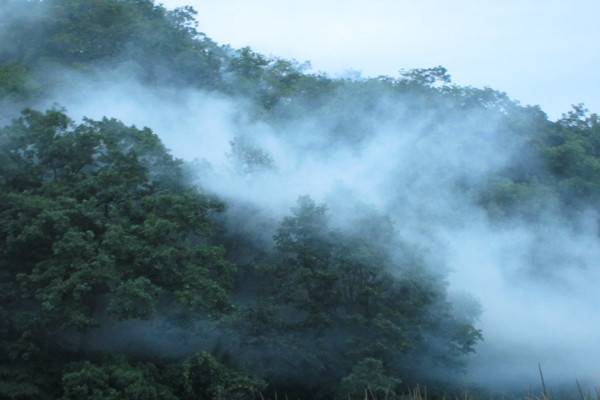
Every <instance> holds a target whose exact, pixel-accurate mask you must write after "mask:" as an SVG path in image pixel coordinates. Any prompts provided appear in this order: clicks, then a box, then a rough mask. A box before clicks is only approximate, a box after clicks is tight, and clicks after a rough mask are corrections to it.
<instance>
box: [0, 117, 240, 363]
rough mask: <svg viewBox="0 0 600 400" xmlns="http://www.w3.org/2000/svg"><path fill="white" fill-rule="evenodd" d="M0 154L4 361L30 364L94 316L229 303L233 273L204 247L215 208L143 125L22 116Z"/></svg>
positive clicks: (0, 144) (1, 139)
mask: <svg viewBox="0 0 600 400" xmlns="http://www.w3.org/2000/svg"><path fill="white" fill-rule="evenodd" d="M0 159H1V160H2V161H3V163H2V171H1V172H2V173H1V175H0V176H1V179H0V190H1V193H0V222H1V223H0V225H1V227H0V271H2V272H1V273H2V278H3V280H2V289H4V290H2V296H3V300H4V301H3V303H2V304H9V305H10V306H9V308H7V309H0V311H1V312H5V313H6V316H7V319H6V321H5V323H4V328H3V329H2V330H0V333H2V338H1V340H2V343H3V346H2V348H3V350H2V352H0V358H1V359H2V360H3V362H9V361H8V360H12V361H13V362H18V360H27V359H31V358H32V357H38V356H39V354H40V352H42V353H43V352H44V351H46V350H47V349H48V348H49V347H48V346H49V344H50V343H54V345H53V346H58V343H60V342H61V340H63V339H61V338H64V337H65V335H66V334H67V333H68V332H69V331H71V330H73V329H75V330H79V331H85V330H86V329H87V328H89V327H93V326H97V325H98V324H99V323H100V322H102V315H104V313H107V314H108V315H109V316H110V317H112V318H115V319H119V320H123V319H129V318H150V317H152V316H153V315H154V314H155V313H156V312H158V311H159V310H160V309H161V308H163V307H165V306H167V305H169V304H172V305H173V306H176V307H178V308H180V309H182V310H188V311H195V312H203V313H209V314H210V315H213V316H216V315H219V314H220V313H223V312H226V311H227V310H228V309H229V308H230V304H229V300H228V293H229V291H230V289H231V285H232V273H233V271H234V268H233V266H232V265H231V264H230V263H228V262H227V261H225V260H224V259H223V252H224V251H223V249H222V248H221V247H217V246H214V245H212V244H211V243H210V233H211V215H212V214H213V213H215V212H220V211H222V210H223V204H222V203H221V202H219V201H218V200H215V199H211V198H209V197H207V196H205V195H203V194H202V193H201V192H200V191H199V190H198V189H197V188H193V187H190V186H188V185H187V184H186V182H185V180H184V177H183V173H182V172H181V166H180V164H181V163H180V161H178V160H176V159H174V158H173V157H172V156H170V155H169V154H168V153H167V152H166V150H165V148H164V146H163V145H162V144H161V142H160V140H159V139H158V138H157V137H156V135H154V134H153V133H152V131H150V130H149V129H143V130H139V129H136V128H135V127H126V126H124V125H123V124H122V123H120V122H118V121H116V120H106V119H105V120H102V121H91V120H86V121H84V122H83V123H81V124H79V125H74V124H73V122H72V121H70V120H69V119H68V117H67V116H66V115H65V114H64V113H63V112H61V111H59V110H49V111H47V112H45V113H41V112H38V111H33V110H26V111H24V113H23V116H22V117H21V118H19V119H17V120H15V121H14V122H13V123H12V124H10V125H9V126H7V127H5V128H3V129H2V130H0ZM59 347H60V346H59ZM40 357H41V356H40Z"/></svg>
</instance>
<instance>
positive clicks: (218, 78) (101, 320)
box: [0, 0, 600, 399]
mask: <svg viewBox="0 0 600 400" xmlns="http://www.w3.org/2000/svg"><path fill="white" fill-rule="evenodd" d="M195 15H196V12H195V11H194V10H193V9H191V8H189V7H188V8H181V9H177V10H167V9H165V8H163V7H162V6H160V5H156V4H154V2H153V1H150V0H122V1H119V0H45V1H40V0H32V1H18V0H0V38H1V39H0V104H1V105H2V108H1V109H0V110H1V111H0V121H1V122H2V125H3V128H1V129H0V188H1V190H0V274H1V277H2V279H1V280H0V285H1V288H0V298H1V300H2V301H0V315H1V316H2V317H1V318H0V321H2V322H1V323H0V341H1V342H2V346H1V347H0V360H1V362H0V398H7V399H31V398H35V399H54V398H56V399H84V398H86V399H112V398H114V399H154V398H156V399H213V398H214V399H216V398H228V399H229V398H231V399H238V398H240V399H241V398H260V396H263V395H264V397H265V398H267V397H269V396H272V395H273V393H279V394H280V395H281V394H282V393H283V394H287V395H289V397H290V398H296V397H297V398H305V399H309V398H310V399H330V398H344V399H346V398H364V396H365V390H366V389H367V388H369V390H371V391H372V393H373V395H374V396H378V398H385V397H386V396H389V398H392V396H393V395H395V394H401V393H405V392H406V391H407V390H410V389H412V388H414V387H415V386H416V385H421V386H427V387H428V388H429V391H430V396H431V397H435V396H437V395H440V396H441V395H442V394H443V393H454V392H455V391H458V390H459V389H460V388H462V387H463V386H465V385H476V386H479V387H483V388H484V389H485V390H492V389H495V390H498V388H499V389H500V390H504V391H506V392H510V393H511V394H514V392H518V391H519V390H521V389H523V390H526V389H527V388H528V387H530V385H532V384H533V385H537V384H538V382H537V381H532V380H531V376H532V375H533V376H534V378H533V379H537V378H538V376H539V375H536V374H538V370H537V369H536V368H537V365H536V364H537V363H538V362H540V363H542V364H544V365H547V364H546V362H547V363H548V364H550V365H549V367H548V369H549V370H548V372H547V375H548V377H549V378H550V379H553V380H554V381H555V382H557V383H564V382H562V379H571V378H572V380H574V379H575V378H578V379H580V380H582V381H583V382H584V383H585V384H589V385H593V384H594V382H591V381H588V379H592V378H593V374H594V371H590V370H587V369H586V367H587V366H588V363H587V361H588V359H587V358H585V357H583V356H581V354H582V353H581V351H583V353H585V349H586V348H587V347H588V346H591V345H592V344H593V343H594V341H593V337H592V336H593V335H591V334H590V335H588V334H585V332H588V331H589V332H593V327H594V323H593V321H595V317H594V315H595V312H594V309H595V306H596V305H597V304H596V303H595V301H596V302H597V300H595V297H596V296H595V289H594V287H593V282H595V279H596V278H598V272H599V271H598V268H597V266H596V265H595V260H596V259H597V257H596V256H597V255H600V243H599V242H598V227H597V224H598V217H597V213H598V211H599V210H598V207H599V204H600V202H599V201H598V200H599V194H600V141H598V139H597V137H598V135H599V134H600V131H599V130H600V121H599V118H598V115H597V114H593V113H592V114H590V113H589V111H588V110H586V109H585V107H584V106H583V105H576V106H574V107H573V109H572V110H570V111H569V110H566V112H565V114H564V116H563V118H562V119H560V120H558V121H550V120H548V118H547V116H546V115H545V114H544V112H543V111H542V110H541V109H540V108H539V107H530V106H527V107H523V106H521V105H520V104H519V102H518V101H516V100H513V99H510V98H509V97H508V96H507V95H506V94H504V93H502V92H500V91H496V90H493V89H490V88H483V89H479V88H473V87H462V86H458V85H455V84H453V83H452V79H451V76H450V74H449V72H448V71H447V70H446V69H445V68H443V67H441V66H437V67H432V68H424V69H416V70H403V71H401V72H400V73H399V75H398V76H397V77H390V76H380V77H377V78H360V79H347V78H332V77H329V76H326V75H323V74H313V73H308V72H307V68H306V65H303V64H300V63H298V62H296V61H294V60H284V59H278V58H272V57H266V56H264V55H261V54H258V53H256V52H254V51H253V50H252V49H250V48H242V49H233V48H231V47H230V46H227V45H219V44H217V43H215V42H214V41H212V40H211V39H210V38H209V37H208V36H207V35H206V34H204V33H201V32H199V30H198V29H199V28H198V27H197V26H196V23H195ZM524 304H527V306H528V307H529V308H528V307H524ZM548 310H551V311H552V314H551V313H550V312H548ZM571 318H572V319H571ZM557 319H558V320H559V321H561V322H564V327H563V326H561V327H556V324H555V321H556V320H557ZM582 321H587V322H585V324H584V325H583V326H582V325H579V323H580V322H582ZM590 321H591V322H590ZM572 326H581V327H582V329H581V332H584V333H581V334H580V335H579V336H577V337H578V339H577V341H578V343H571V342H570V341H568V340H567V341H564V340H562V337H561V334H562V333H564V334H565V335H566V334H571V333H572V331H571V330H570V327H572ZM498 327H501V328H500V329H498V330H497V329H496V328H498ZM486 329H488V330H486ZM563 329H564V331H563ZM552 330H554V331H553V332H554V333H555V334H556V337H554V336H553V335H550V334H548V332H550V331H552ZM536 335H539V336H536ZM546 335H547V336H546ZM529 337H536V338H539V339H540V340H539V342H538V341H537V340H530V341H525V339H524V338H529ZM484 339H485V340H484ZM582 349H583V350H582ZM480 350H481V351H480ZM548 351H550V352H552V354H557V358H558V359H560V360H563V361H562V362H556V361H555V360H553V359H552V358H549V359H548V360H546V359H540V358H539V357H545V356H547V354H548ZM563 352H564V353H563ZM568 352H572V354H574V357H573V358H569V357H567V355H566V354H567V353H568ZM498 354H501V356H498ZM563 354H564V355H563ZM562 357H566V358H564V359H563V358H562ZM578 357H579V358H578ZM586 357H590V358H593V357H595V354H594V353H593V352H591V353H590V354H588V355H587V356H586ZM524 363H527V365H530V364H532V367H531V371H530V372H531V373H529V372H527V373H524V374H522V375H514V374H513V375H511V373H509V372H507V371H510V370H515V369H514V368H515V365H522V364H524ZM563 365H568V366H569V369H570V371H571V372H572V373H573V374H576V376H573V377H571V376H569V377H565V376H563V375H561V374H560V372H556V371H557V368H559V367H561V366H563ZM515 373H518V374H520V373H521V370H518V371H517V372H515ZM494 376H496V377H497V378H496V379H495V380H494ZM572 380H571V381H572ZM521 384H523V385H524V386H523V387H517V386H518V385H521ZM528 385H529V386H528Z"/></svg>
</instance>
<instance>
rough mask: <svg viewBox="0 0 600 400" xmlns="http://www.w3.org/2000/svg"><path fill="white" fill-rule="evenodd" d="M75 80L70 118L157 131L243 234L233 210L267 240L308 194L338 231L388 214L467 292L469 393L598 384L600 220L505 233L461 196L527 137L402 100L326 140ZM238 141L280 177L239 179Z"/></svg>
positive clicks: (556, 222) (127, 87) (307, 120)
mask: <svg viewBox="0 0 600 400" xmlns="http://www.w3.org/2000/svg"><path fill="white" fill-rule="evenodd" d="M71 81H72V82H74V83H75V84H74V85H72V86H71V87H69V88H68V89H66V90H65V89H62V90H59V91H58V92H57V93H56V96H55V97H54V99H55V101H56V102H57V103H58V104H61V105H63V106H64V107H65V108H66V109H67V110H68V112H69V113H70V115H71V116H73V117H74V118H76V119H79V118H81V117H83V116H86V117H89V118H94V119H98V118H101V117H103V116H109V117H114V118H117V119H120V120H122V121H123V122H124V123H126V124H134V125H136V126H138V127H142V126H148V127H151V128H152V129H153V131H154V132H155V133H157V134H158V135H159V136H160V138H161V139H162V140H163V142H164V143H165V144H166V145H167V147H169V148H170V149H171V150H172V154H173V155H175V156H176V157H180V158H182V159H184V160H186V161H188V162H190V165H194V164H193V163H191V162H192V161H194V160H196V161H197V162H198V161H202V163H201V165H202V166H203V168H201V169H200V170H198V171H197V173H198V176H199V178H198V182H196V183H197V184H199V185H201V186H202V188H203V190H205V191H207V192H210V193H214V194H216V195H218V196H219V197H220V198H222V199H224V200H225V201H227V202H228V203H229V204H230V206H229V209H230V218H231V219H232V220H233V219H235V220H236V223H237V224H240V225H243V224H244V222H243V221H240V220H239V219H240V218H244V216H241V215H240V214H239V213H237V214H236V213H235V210H236V206H237V205H245V206H247V205H251V206H252V207H254V208H255V209H256V210H258V215H260V216H261V217H260V218H261V219H262V220H263V221H264V222H265V223H264V225H265V226H263V227H262V229H265V230H266V231H265V232H263V236H264V237H265V238H268V237H270V236H272V235H273V233H274V232H273V231H269V230H268V229H274V227H275V221H277V220H280V219H281V218H282V217H283V216H285V215H286V214H287V213H289V209H290V207H292V206H293V204H294V201H295V199H296V198H297V197H298V196H301V195H305V194H308V195H310V196H311V197H313V198H314V199H316V201H318V202H322V203H325V204H327V206H328V207H329V209H330V213H331V214H332V215H333V216H334V219H335V220H336V221H337V224H338V226H340V227H344V221H345V220H346V219H347V218H348V217H349V213H352V212H353V208H354V207H355V206H356V205H358V204H367V205H369V206H372V207H374V208H375V209H377V210H379V211H380V212H382V213H385V214H387V215H389V216H390V217H391V219H392V221H393V223H394V226H395V229H396V232H397V235H399V237H401V238H402V240H403V241H404V242H406V243H409V244H411V245H412V246H415V247H416V248H420V249H422V250H423V253H424V254H425V257H427V258H429V259H430V262H429V263H428V265H435V266H436V268H439V269H440V273H444V274H447V280H448V282H449V291H450V292H451V293H459V294H460V293H469V294H471V295H473V296H474V297H475V298H476V299H477V300H478V302H479V303H480V304H481V308H482V311H483V312H482V314H481V317H480V321H479V322H478V323H477V327H479V328H480V329H482V331H483V334H484V342H482V343H480V344H478V345H477V354H475V355H472V356H470V357H469V358H470V360H469V361H470V366H469V369H468V373H467V375H466V376H465V378H464V379H465V382H467V383H468V382H475V383H479V384H482V385H489V386H491V387H494V388H511V389H517V388H522V389H523V390H526V389H527V388H529V387H531V386H534V387H538V386H539V384H540V377H539V371H538V363H539V364H540V365H541V366H542V368H543V372H544V377H545V379H546V382H547V383H548V384H549V385H563V384H572V383H573V382H575V379H578V380H579V381H580V382H585V384H588V385H593V384H594V379H595V378H596V377H597V376H598V374H599V373H600V370H599V369H598V365H597V362H596V360H597V359H598V358H599V357H600V350H598V348H597V346H596V336H595V333H596V332H598V330H599V329H600V318H599V317H598V316H597V309H598V307H599V306H600V304H599V303H600V301H599V299H598V296H597V288H596V287H595V282H597V279H598V278H600V276H599V274H598V272H597V271H596V269H595V263H596V262H597V260H598V259H600V246H599V245H598V241H597V229H598V228H597V224H596V221H597V219H598V218H597V216H596V215H595V214H593V213H592V212H590V213H587V214H582V215H578V216H577V218H578V219H579V220H578V221H576V222H577V223H576V224H573V221H572V220H571V219H570V217H567V216H564V217H562V216H561V215H560V214H559V213H560V210H558V209H554V210H551V212H548V215H547V216H546V217H544V218H543V219H542V220H540V221H539V222H538V223H536V224H533V225H532V224H526V223H521V222H518V221H513V222H512V223H510V224H498V223H497V222H495V221H493V220H491V219H490V218H489V216H488V215H487V213H486V212H485V210H484V209H482V208H481V207H480V206H478V205H477V204H476V203H475V202H474V199H473V198H472V197H470V196H468V195H466V194H465V192H464V191H462V192H461V191H460V190H457V186H456V185H457V182H459V181H465V180H467V181H468V182H470V183H471V184H475V183H477V182H481V181H482V180H484V179H485V177H486V176H487V175H488V174H489V173H490V172H493V171H496V170H500V169H502V168H507V167H510V162H511V160H512V159H513V155H514V153H515V151H517V149H518V148H519V146H521V145H522V144H523V142H524V141H525V140H527V138H522V137H521V138H515V137H503V132H502V131H500V130H498V129H497V127H496V125H497V123H496V122H495V121H494V120H489V119H488V118H487V117H488V116H486V115H483V114H479V113H477V112H473V113H470V114H468V115H466V116H461V120H460V121H459V120H453V119H452V118H450V119H448V120H446V121H444V122H443V123H441V124H435V123H432V121H431V120H430V119H428V118H427V116H422V117H419V118H418V119H415V118H413V117H407V114H408V112H407V111H406V109H407V104H409V103H410V102H411V99H410V98H407V99H404V100H402V101H399V100H391V99H381V101H380V103H379V104H377V105H376V106H375V107H374V108H373V110H372V111H371V112H365V113H363V114H361V115H359V116H358V118H359V119H360V120H361V121H366V124H367V127H368V134H367V135H366V136H365V137H364V138H362V139H361V141H360V143H358V144H356V143H341V144H339V143H329V142H328V140H327V138H329V137H331V136H332V133H331V132H328V131H327V124H326V123H325V124H324V123H323V120H322V119H321V120H319V119H317V118H313V117H311V116H307V117H302V118H298V119H294V120H291V121H287V122H286V123H285V124H284V125H283V126H272V125H269V123H267V122H264V121H256V120H253V119H252V117H251V111H249V110H248V106H247V102H246V101H245V100H244V99H236V98H231V97H225V96H218V95H215V94H213V93H208V92H202V91H197V90H191V89H190V90H177V91H174V90H171V89H168V88H164V89H161V88H159V89H156V88H154V89H149V88H147V87H145V86H143V85H142V84H140V83H138V82H136V81H135V80H124V81H118V82H115V81H114V80H113V79H111V80H110V81H106V82H104V81H101V80H98V79H93V80H90V79H88V78H84V77H82V76H81V77H77V76H71ZM90 93H93V95H90ZM41 106H42V107H44V106H47V104H44V105H41ZM342 117H343V116H342ZM329 118H331V119H333V120H334V119H336V118H339V116H337V115H331V116H329ZM465 121H466V123H465ZM457 126H459V127H460V131H458V130H457V129H456V127H457ZM465 126H466V127H467V128H468V129H467V130H464V128H465ZM432 131H434V132H435V134H433V133H432ZM236 137H248V138H251V139H252V141H253V143H254V145H255V146H258V147H260V148H261V149H262V150H263V151H264V152H265V153H266V154H268V155H269V156H270V157H271V158H272V160H273V167H272V168H269V169H266V170H264V171H259V172H256V173H253V174H251V175H246V174H241V173H239V171H236V168H235V165H233V161H232V159H231V158H230V157H228V154H229V153H230V151H231V147H230V142H231V141H232V140H234V138H236ZM195 165H198V163H196V164H195ZM557 213H558V214H557ZM255 228H256V225H252V226H251V227H247V229H255ZM254 233H255V234H256V232H254ZM267 240H268V239H267Z"/></svg>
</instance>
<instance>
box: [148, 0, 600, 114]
mask: <svg viewBox="0 0 600 400" xmlns="http://www.w3.org/2000/svg"><path fill="white" fill-rule="evenodd" d="M156 3H162V4H163V5H164V6H165V7H166V8H168V9H172V8H175V7H178V6H183V5H191V6H193V7H194V9H196V10H197V11H198V15H197V19H198V22H199V26H198V29H199V30H200V31H202V32H204V33H206V35H207V36H208V37H210V38H211V39H213V40H214V41H216V42H217V43H219V44H229V45H231V46H232V47H234V48H241V47H244V46H250V47H251V48H252V49H253V50H254V51H257V52H259V53H262V54H264V55H267V56H274V57H280V58H285V59H295V60H297V61H299V62H304V61H310V63H311V64H312V67H313V70H314V71H318V72H325V73H327V74H328V75H330V76H333V77H335V76H339V75H340V74H344V73H345V72H346V71H350V70H351V71H360V72H362V76H365V77H366V76H378V75H389V76H398V71H399V70H400V69H410V68H428V67H435V66H438V65H442V66H444V67H445V68H447V69H448V72H449V73H450V75H451V76H452V79H453V82H454V83H457V84H459V85H464V86H473V87H478V88H481V87H485V86H489V87H492V88H493V89H496V90H500V91H504V92H506V93H508V95H509V96H510V97H511V98H513V99H515V100H519V101H520V102H521V104H523V105H528V104H530V105H540V106H541V107H542V109H543V110H544V111H545V112H546V113H547V114H548V116H549V117H550V118H551V119H556V118H559V117H560V116H561V114H562V113H564V112H567V111H569V110H570V109H571V104H576V103H581V102H583V103H585V105H586V106H587V108H589V109H590V111H592V112H597V113H600V68H599V67H598V66H599V65H600V22H599V16H600V0H543V1H542V0H529V1H528V0H502V1H496V0H487V1H486V0H478V1H476V0H470V1H467V0H343V1H342V0H329V1H327V0H325V1H324V0H304V1H292V0H252V1H248V0H162V1H160V0H156Z"/></svg>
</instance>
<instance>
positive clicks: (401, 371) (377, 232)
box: [236, 196, 482, 398]
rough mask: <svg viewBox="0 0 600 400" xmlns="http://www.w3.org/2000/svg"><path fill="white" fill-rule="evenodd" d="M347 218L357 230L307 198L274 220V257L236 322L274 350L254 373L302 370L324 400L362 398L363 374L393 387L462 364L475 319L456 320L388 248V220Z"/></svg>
mask: <svg viewBox="0 0 600 400" xmlns="http://www.w3.org/2000/svg"><path fill="white" fill-rule="evenodd" d="M349 223H350V224H351V225H353V226H355V227H356V228H357V229H356V232H349V231H342V230H340V229H334V228H333V227H331V223H330V221H329V216H328V212H327V209H326V207H325V206H324V205H317V204H316V203H315V202H314V201H313V200H312V199H310V197H308V196H303V197H301V198H299V199H298V202H297V205H296V207H294V208H293V209H292V215H291V216H289V217H286V218H284V219H283V220H282V221H281V223H280V224H279V227H278V229H277V231H276V234H275V236H274V239H275V253H274V254H273V256H272V257H270V258H269V259H268V260H267V262H266V263H265V264H262V265H260V266H258V267H257V268H256V271H255V274H256V277H255V278H253V279H252V281H255V282H257V283H258V284H257V285H256V287H255V290H256V295H255V300H254V304H252V302H250V301H248V300H247V301H246V303H247V304H248V303H250V304H249V305H246V306H243V307H242V309H241V311H242V314H243V318H242V319H241V320H240V321H238V324H239V325H236V328H237V330H238V332H240V331H241V332H244V336H243V343H242V344H243V345H245V346H250V347H255V348H256V353H257V354H269V353H270V352H269V349H271V351H272V349H273V348H277V349H278V351H277V352H275V353H274V354H273V353H271V355H270V356H269V357H266V358H263V357H262V356H261V357H260V358H259V359H252V362H251V364H252V365H253V369H254V370H255V371H257V370H260V368H264V369H265V372H264V374H265V375H266V376H267V377H268V379H267V380H268V381H273V382H281V383H280V384H281V385H283V386H285V384H286V382H287V384H288V385H289V384H290V376H302V383H301V384H302V385H303V387H304V389H305V390H306V389H308V388H309V387H311V386H313V389H314V390H317V389H320V390H321V391H323V390H326V389H327V390H329V391H330V392H329V393H328V394H327V395H326V398H327V396H329V397H335V396H338V395H342V396H346V395H347V394H348V393H350V395H351V396H358V397H360V396H361V394H364V390H365V387H366V386H364V385H366V384H367V383H368V382H366V378H365V377H364V376H363V374H364V373H363V372H362V371H363V370H368V377H369V378H371V377H372V378H373V380H372V381H371V382H370V383H369V384H370V385H377V384H378V382H386V383H387V384H386V385H383V384H381V385H380V386H381V387H379V388H378V389H377V390H378V391H379V390H380V389H381V390H383V389H386V390H388V391H389V392H390V393H393V392H394V390H396V389H398V388H399V387H400V386H399V385H398V384H399V383H400V382H402V380H404V383H405V384H415V383H417V382H419V380H421V381H423V380H425V379H427V378H433V375H434V373H433V371H434V370H435V371H436V372H439V371H440V370H443V369H446V370H451V369H460V366H461V365H462V358H463V356H464V355H465V354H468V353H470V352H473V351H474V347H473V346H474V345H475V343H476V342H477V341H479V340H480V339H481V338H482V337H481V332H480V331H478V330H477V329H475V328H474V327H473V322H474V321H473V318H475V317H476V315H467V316H463V317H459V316H458V314H457V313H456V312H455V311H454V310H453V308H452V305H451V304H450V303H449V302H448V300H447V298H446V290H445V289H446V288H445V284H444V283H443V281H441V280H440V277H439V276H438V275H437V274H435V273H433V272H432V271H430V272H428V270H427V266H426V265H424V263H422V262H419V260H418V257H417V256H416V255H414V254H411V252H410V251H408V250H407V252H406V254H404V255H402V256H398V254H397V253H396V254H394V255H391V254H389V252H388V250H389V249H391V248H394V249H395V250H397V249H398V248H401V247H402V243H398V242H395V240H394V237H395V235H394V232H393V231H394V228H393V226H392V224H391V222H390V221H389V219H388V218H387V217H385V216H381V215H378V214H377V213H375V212H373V211H364V212H363V213H362V214H357V215H356V216H355V217H354V218H352V219H351V220H350V221H349ZM369 228H370V229H369ZM368 229H369V230H368ZM367 230H368V234H366V231H367ZM260 365H262V366H261V367H259V366H260ZM428 372H431V376H428ZM388 384H389V385H388ZM384 386H385V387H384ZM373 387H374V386H373ZM288 389H289V390H298V387H296V388H292V387H290V388H288ZM304 394H305V395H309V393H304ZM323 395H325V394H323Z"/></svg>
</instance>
